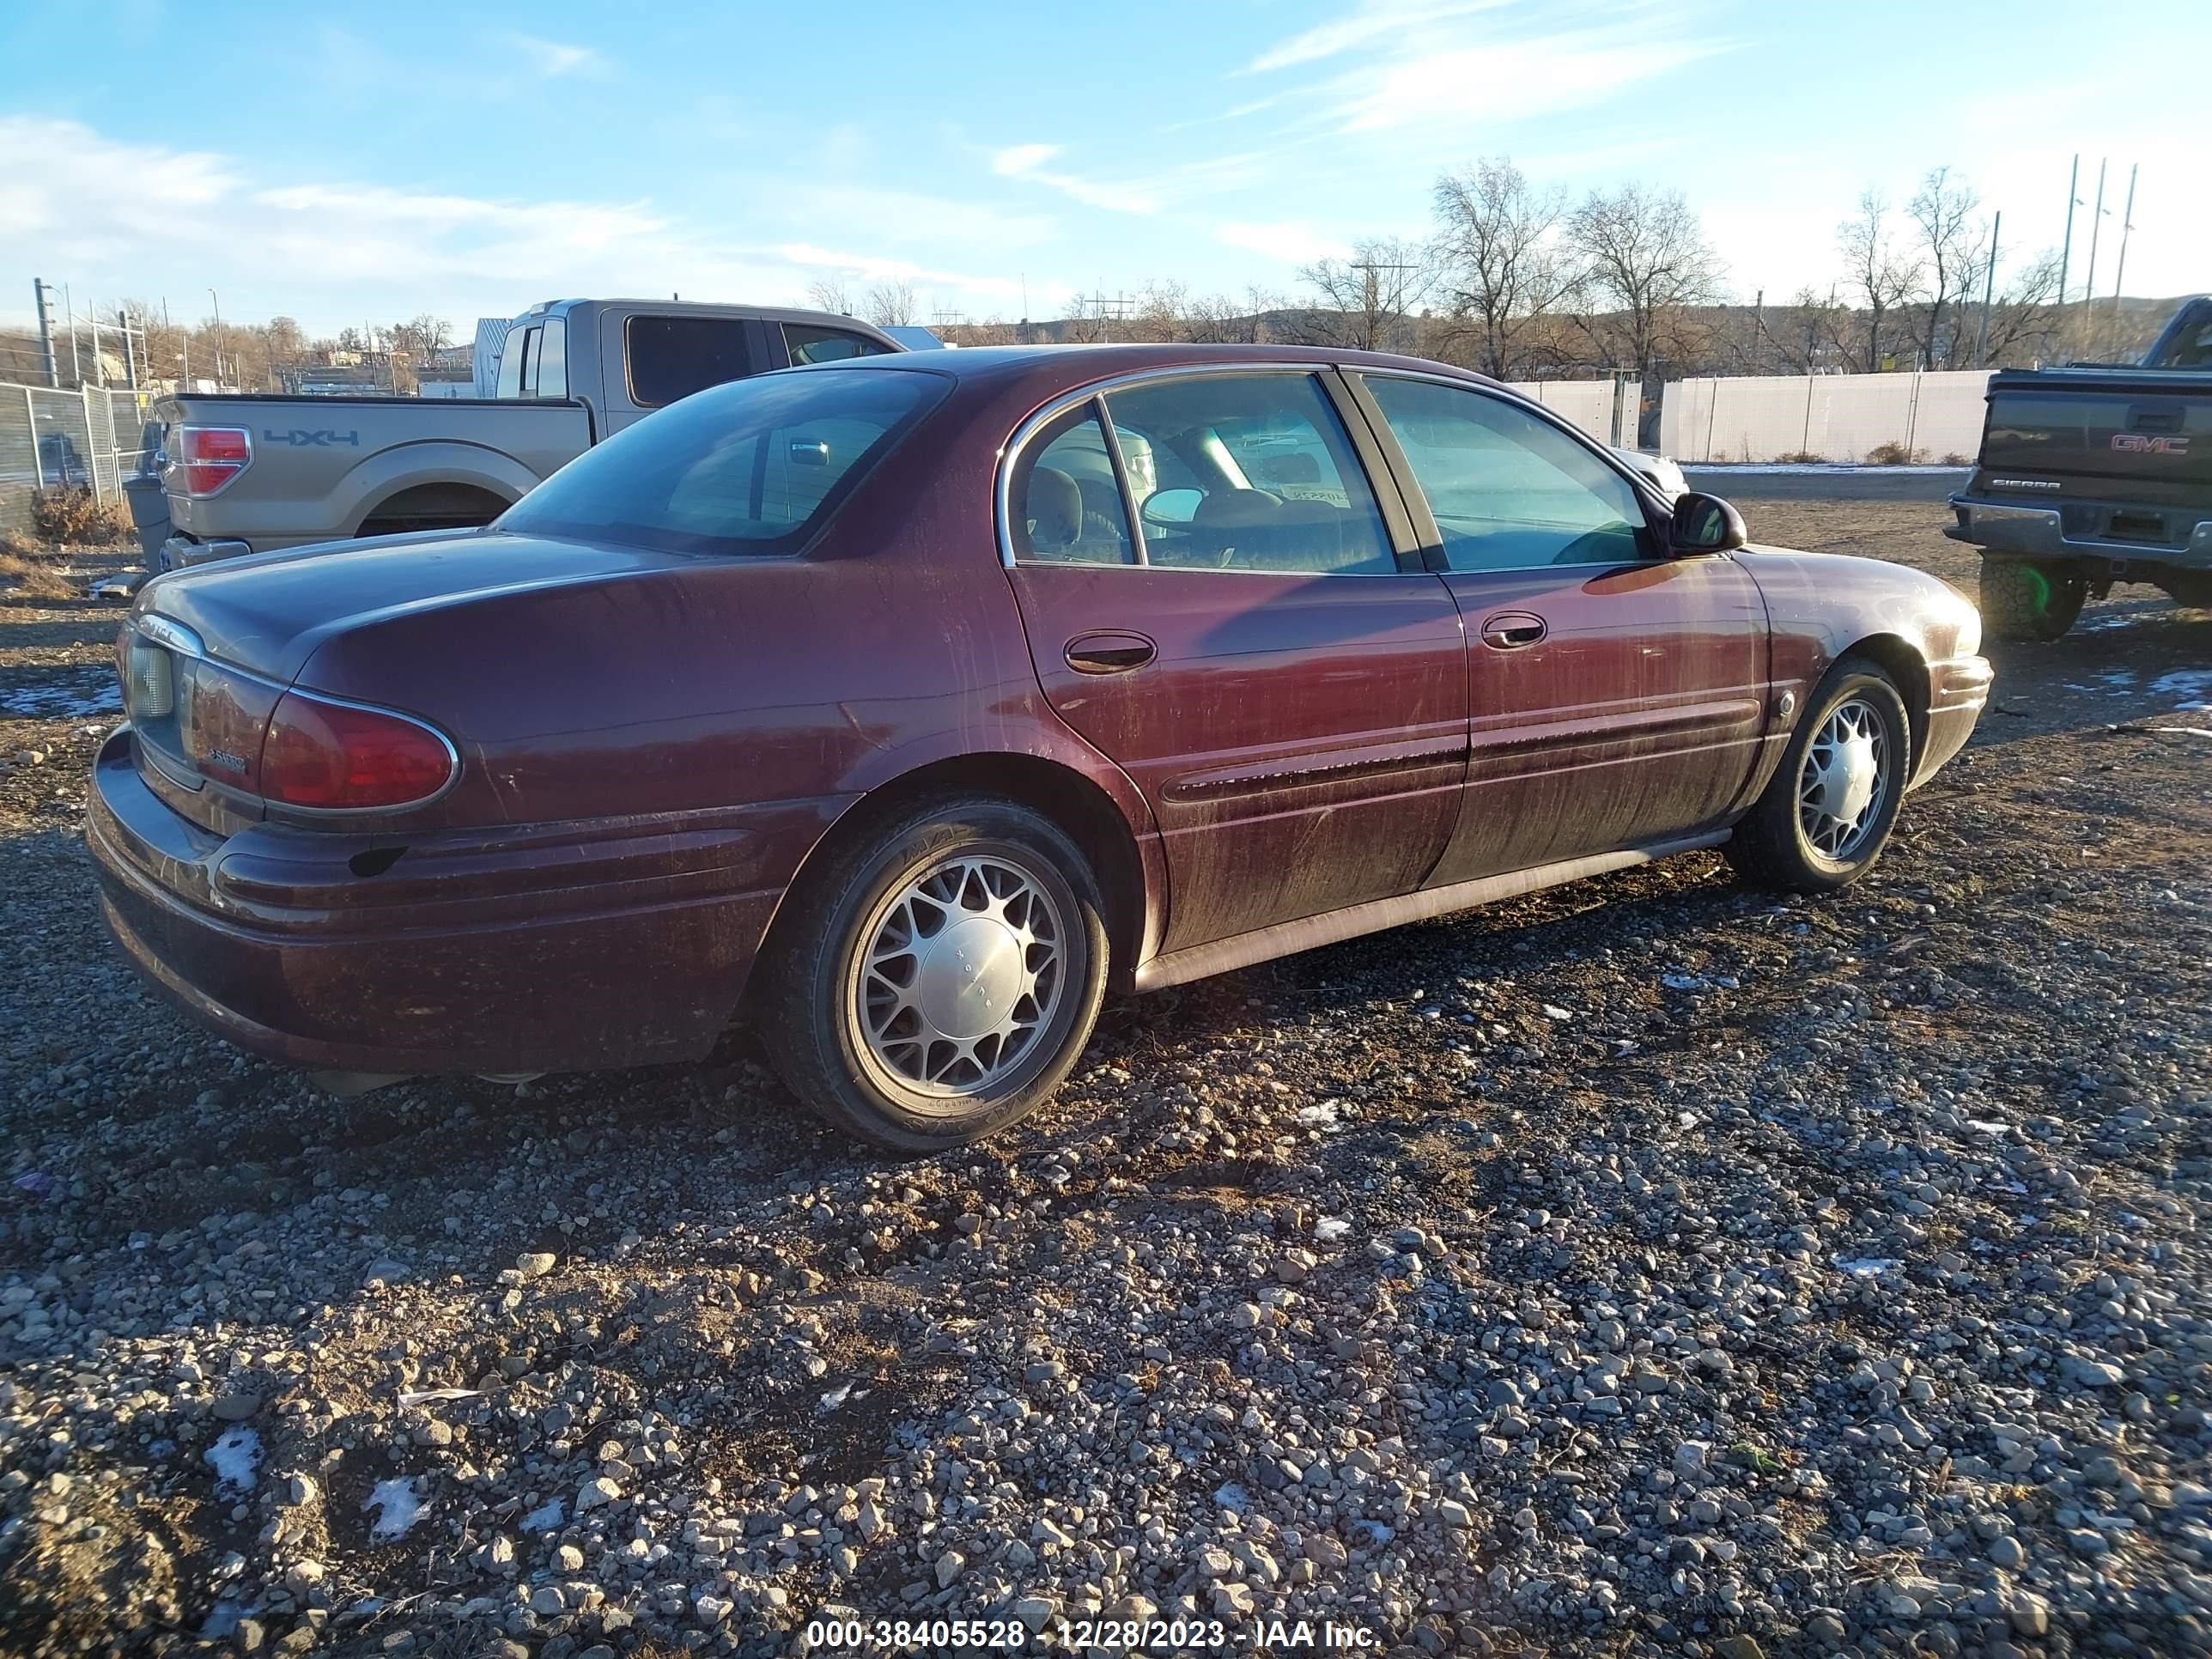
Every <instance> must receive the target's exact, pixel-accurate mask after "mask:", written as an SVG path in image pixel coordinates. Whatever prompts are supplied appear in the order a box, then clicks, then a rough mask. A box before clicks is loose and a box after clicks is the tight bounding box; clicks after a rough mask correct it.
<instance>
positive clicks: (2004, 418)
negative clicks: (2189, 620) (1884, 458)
mask: <svg viewBox="0 0 2212 1659" xmlns="http://www.w3.org/2000/svg"><path fill="white" fill-rule="evenodd" d="M1989 400H1990V412H1989V416H1988V419H1987V421H1986V422H1985V423H1984V426H1983V428H1982V453H1981V456H1980V458H1979V459H1978V461H1977V462H1976V463H1975V466H1974V476H1973V477H1972V479H1970V480H1969V481H1968V483H1967V485H1966V490H1965V492H1964V493H1963V494H1961V495H1954V496H1953V497H1951V507H1952V510H1953V511H1954V512H1955V513H1957V514H1958V519H1959V521H1958V523H1957V524H1956V525H1953V526H1947V527H1946V528H1945V530H1944V532H1943V533H1944V534H1946V535H1947V536H1949V537H1951V538H1954V540H1958V541H1962V542H1972V543H1973V544H1975V545H1976V546H1978V547H1979V548H1980V549H1981V550H1982V621H1983V624H1984V627H1985V628H1987V629H1988V630H1989V632H1990V635H1991V636H1992V637H1994V638H1996V639H2001V640H2055V639H2057V638H2058V637H2059V635H2062V634H2063V633H2065V631H2066V630H2067V629H2069V628H2071V627H2072V626H2073V625H2074V619H2075V617H2077V616H2079V615H2080V614H2081V602H2082V600H2084V599H2087V597H2088V596H2089V595H2090V594H2092V593H2094V594H2095V595H2096V596H2097V597H2098V598H2099V599H2102V598H2104V596H2105V595H2106V593H2108V592H2111V591H2112V584H2113V583H2115V582H2148V583H2150V584H2151V585H2152V586H2155V587H2161V588H2164V589H2165V590H2166V592H2167V593H2169V594H2171V595H2172V597H2173V599H2174V600H2175V601H2176V602H2177V603H2179V604H2181V605H2212V297H2203V298H2198V299H2195V300H2191V301H2189V302H2188V303H2186V304H2185V305H2184V306H2183V307H2181V309H2180V310H2179V311H2178V312H2176V313H2174V316H2173V319H2172V321H2171V322H2169V323H2168V324H2167V325H2166V329H2165V331H2164V332H2162V333H2161V334H2160V336H2159V337H2158V340H2157V343H2155V344H2154V345H2153V346H2152V347H2151V349H2150V350H2149V351H2148V353H2147V354H2145V356H2144V357H2143V360H2142V362H2141V363H2140V364H2133V365H2110V364H2097V363H2081V364H2074V365H2069V367H2067V368H2041V369H2004V370H2001V371H1999V372H1998V373H1997V374H1993V375H1991V376H1990V391H1989Z"/></svg>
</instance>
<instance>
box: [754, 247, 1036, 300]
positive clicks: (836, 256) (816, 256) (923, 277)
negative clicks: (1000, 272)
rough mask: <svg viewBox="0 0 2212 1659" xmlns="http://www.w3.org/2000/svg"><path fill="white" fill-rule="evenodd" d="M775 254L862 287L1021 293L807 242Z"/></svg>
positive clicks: (1003, 282) (1004, 284)
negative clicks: (884, 285)
mask: <svg viewBox="0 0 2212 1659" xmlns="http://www.w3.org/2000/svg"><path fill="white" fill-rule="evenodd" d="M775 252H777V253H778V254H779V255H781V257H782V258H786V259H788V260H790V261H791V263H792V264H794V265H802V266H805V267H808V268H810V269H811V268H817V267H818V268H820V269H823V270H834V271H836V272H837V273H839V274H840V275H842V276H854V277H858V278H859V279H860V281H861V282H864V283H886V282H908V283H929V284H932V285H933V286H937V287H943V288H951V289H959V290H960V291H961V292H963V293H965V294H975V295H987V296H988V297H989V298H991V299H994V300H1011V299H1013V298H1015V297H1017V296H1018V295H1019V294H1020V293H1021V291H1022V287H1021V284H1020V283H1018V282H1010V281H1008V280H1007V279H1006V277H1004V276H971V275H969V274H967V273H964V272H961V271H954V270H930V269H929V268H928V267H927V266H925V265H918V264H914V263H913V262H912V261H911V260H907V259H897V258H890V257H887V256H885V255H883V254H875V253H848V252H842V251H841V250H839V249H836V248H827V247H817V246H815V245H814V244H812V243H811V242H786V243H783V244H782V245H781V246H778V247H777V248H776V250H775Z"/></svg>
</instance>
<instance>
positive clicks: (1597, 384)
mask: <svg viewBox="0 0 2212 1659" xmlns="http://www.w3.org/2000/svg"><path fill="white" fill-rule="evenodd" d="M1508 385H1509V388H1510V390H1512V391H1515V392H1519V393H1520V394H1521V395H1522V397H1524V398H1533V399H1534V401H1535V402H1537V403H1540V404H1543V405H1544V407H1545V408H1547V409H1548V410H1552V411H1553V413H1554V414H1556V415H1558V416H1559V417H1560V418H1561V419H1562V420H1566V421H1571V422H1573V423H1574V424H1575V425H1577V426H1578V427H1580V428H1582V429H1583V431H1584V432H1587V433H1588V434H1589V435H1590V436H1591V437H1593V438H1595V439H1596V440H1597V441H1599V442H1600V443H1601V444H1609V443H1612V442H1613V421H1614V419H1615V415H1614V410H1616V409H1617V408H1618V406H1619V404H1618V399H1617V397H1616V394H1615V393H1614V391H1613V382H1612V381H1611V380H1514V381H1510V382H1509V383H1508Z"/></svg>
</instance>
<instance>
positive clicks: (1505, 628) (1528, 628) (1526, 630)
mask: <svg viewBox="0 0 2212 1659" xmlns="http://www.w3.org/2000/svg"><path fill="white" fill-rule="evenodd" d="M1548 631H1549V630H1548V629H1547V628H1546V627H1545V624H1544V619H1543V618H1542V617H1539V616H1537V615H1535V614H1534V612H1531V611H1499V612H1498V614H1497V615H1496V616H1494V617H1489V618H1488V619H1487V620H1486V621H1485V622H1484V623H1483V624H1482V642H1483V643H1484V644H1485V645H1486V646H1488V647H1491V649H1492V650H1493V651H1519V650H1522V649H1523V648H1524V647H1528V646H1532V645H1534V644H1535V643H1536V642H1537V641H1539V640H1541V639H1542V638H1543V637H1544V635H1545V634H1546V633H1547V632H1548Z"/></svg>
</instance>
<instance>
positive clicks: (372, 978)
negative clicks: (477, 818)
mask: <svg viewBox="0 0 2212 1659" xmlns="http://www.w3.org/2000/svg"><path fill="white" fill-rule="evenodd" d="M92 782H93V787H92V790H91V800H90V805H89V810H88V815H87V824H86V839H87V842H88V844H89V846H90V848H91V851H92V854H93V858H94V864H95V866H97V869H98V872H99V878H100V908H101V910H102V913H103V915H105V917H106V921H107V925H108V927H109V928H110V930H111V931H112V933H114V935H115V939H116V941H117V943H118V944H119V945H121V946H122V947H123V949H124V951H125V953H126V954H127V955H128V956H129V957H130V958H131V963H132V964H133V965H134V966H135V967H136V968H137V969H138V971H139V973H140V974H141V975H143V977H144V978H145V979H146V980H147V981H148V982H149V984H151V985H152V986H153V987H155V989H156V990H158V991H159V992H161V994H163V995H164V996H166V997H167V999H168V1000H171V1001H172V1002H173V1003H175V1004H176V1005H177V1006H179V1007H180V1008H182V1009H183V1010H184V1011H185V1012H187V1013H189V1014H191V1015H192V1016H193V1017H194V1018H197V1019H199V1020H201V1021H202V1022H203V1023H204V1024H208V1025H210V1026H211V1027H213V1028H214V1029H215V1030H216V1031H217V1032H218V1033H219V1034H221V1035H222V1036H224V1037H226V1038H228V1040H230V1041H231V1042H235V1043H237V1044H238V1045H239V1046H240V1047H241V1048H249V1049H252V1050H253V1051H254V1052H256V1053H258V1054H267V1055H269V1056H270V1057H272V1058H276V1059H281V1060H291V1061H295V1062H297V1063H299V1064H302V1065H308V1066H319V1067H327V1068H331V1069H335V1070H345V1071H362V1072H381V1073H424V1072H542V1071H573V1070H586V1069H593V1068H600V1067H606V1066H630V1065H639V1064H644V1063H647V1062H651V1061H656V1060H690V1059H696V1058H698V1057H699V1056H701V1055H703V1054H706V1053H707V1051H708V1049H710V1048H712V1047H713V1046H714V1042H715V1040H716V1038H717V1037H718V1036H720V1033H721V1031H722V1030H723V1028H724V1027H725V1026H726V1024H728V1022H729V1019H730V1017H731V1015H732V1013H733V1012H735V1010H736V1006H737V1003H738V998H739V996H740V995H741V994H742V993H743V990H744V982H745V979H746V976H747V975H748V973H749V972H750V969H751V966H752V962H753V957H754V955H755V953H756V952H757V950H758V948H759V945H760V941H761V939H762V937H763V934H764V933H765V932H766V929H767V927H768V922H769V918H770V916H771V915H773V913H774V911H775V905H776V902H777V901H778V900H779V898H780V897H781V893H782V890H783V888H784V886H785V885H786V884H787V883H788V880H789V878H790V876H791V874H792V872H793V871H794V870H795V869H796V868H797V866H798V863H799V859H800V858H802V857H803V856H804V854H805V849H806V848H808V847H810V846H811V845H812V844H813V842H814V840H815V839H817V837H818V836H819V835H820V833H821V831H822V829H824V828H826V827H827V825H828V824H829V823H830V822H832V821H833V820H834V819H835V817H836V814H837V812H838V811H839V810H841V809H842V805H843V804H844V798H842V797H840V798H833V799H824V800H820V801H792V802H779V803H773V804H770V805H762V806H754V807H739V808H731V809H726V810H720V811H714V812H702V813H685V814H679V815H655V816H653V817H636V818H625V819H619V820H605V819H594V820H590V821H587V822H582V823H559V824H544V825H530V826H524V827H521V828H519V829H507V830H499V831H483V832H467V833H462V832H447V833H441V834H440V835H438V836H429V837H421V838H417V839H416V840H414V841H413V842H410V843H409V844H407V846H406V848H405V850H404V853H401V854H399V855H398V857H397V858H392V857H391V856H390V854H392V851H393V847H394V841H395V838H393V837H391V836H386V837H383V838H381V839H380V838H379V837H376V836H364V835H358V834H325V833H322V832H320V831H314V830H304V829H290V828H288V827H284V826H281V825H276V824H265V823H262V824H255V825H253V826H252V827H251V828H249V829H244V830H241V831H240V832H238V833H236V834H234V835H232V836H228V837H223V836H216V835H214V834H211V833H210V832H208V831H206V830H204V829H200V828H199V827H198V826H197V824H194V823H191V821H190V820H188V819H186V818H185V817H182V816H180V815H179V814H178V813H177V812H176V811H173V809H172V808H170V807H169V806H168V805H167V804H166V803H165V802H163V801H162V800H161V799H160V798H159V797H158V796H156V795H155V793H153V791H152V790H151V789H150V788H149V787H147V785H146V784H145V782H144V781H143V780H142V779H141V778H140V777H139V775H138V772H137V767H136V765H135V764H134V762H133V758H132V755H131V733H130V728H129V727H128V726H125V727H122V728H120V729H119V730H118V732H116V733H115V734H114V735H113V736H112V737H111V738H109V739H108V740H107V742H106V744H103V745H102V746H101V749H100V755H99V757H98V759H97V760H96V761H95V762H94V768H93V780H92ZM768 872H775V873H774V875H773V877H772V878H768V879H763V878H764V877H765V876H767V874H768Z"/></svg>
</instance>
